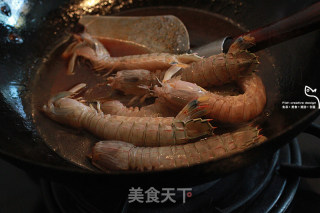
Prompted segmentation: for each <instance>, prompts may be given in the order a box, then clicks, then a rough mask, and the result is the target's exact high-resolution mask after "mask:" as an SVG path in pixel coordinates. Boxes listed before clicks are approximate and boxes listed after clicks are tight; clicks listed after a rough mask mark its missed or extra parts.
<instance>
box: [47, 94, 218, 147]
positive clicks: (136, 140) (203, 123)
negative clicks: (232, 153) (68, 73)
mask: <svg viewBox="0 0 320 213" xmlns="http://www.w3.org/2000/svg"><path fill="white" fill-rule="evenodd" d="M66 95H70V92H69V93H68V92H67V93H66V92H65V93H59V94H58V95H57V96H54V97H53V98H51V99H50V100H49V102H48V104H47V105H44V106H43V111H44V112H45V113H46V115H47V116H49V117H50V118H51V119H53V120H55V121H57V122H59V123H61V124H66V125H69V126H72V127H76V128H83V129H86V130H88V131H89V132H91V133H93V134H94V135H96V136H98V137H99V138H102V139H106V140H121V141H126V142H129V143H132V144H134V145H137V146H165V145H172V144H182V143H186V142H188V141H189V140H191V139H195V138H200V137H203V136H206V135H211V134H212V130H213V128H212V126H211V124H210V123H209V121H208V120H202V119H201V118H191V117H192V116H190V115H188V113H186V111H190V110H192V109H191V108H190V106H188V109H184V110H183V111H182V113H181V114H178V115H177V116H176V118H173V117H158V118H152V117H126V116H117V115H109V114H107V115H105V114H103V113H102V112H100V113H98V112H97V111H96V110H95V109H94V108H93V107H89V106H86V105H84V104H82V103H80V102H78V101H76V100H74V99H71V98H68V97H65V96H66ZM193 107H194V105H193ZM195 108H196V106H195ZM195 115H196V114H195ZM190 118H191V119H190Z"/></svg>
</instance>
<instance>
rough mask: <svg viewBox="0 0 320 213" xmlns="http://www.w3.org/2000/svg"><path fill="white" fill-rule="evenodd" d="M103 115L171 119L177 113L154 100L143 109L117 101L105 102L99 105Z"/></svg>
mask: <svg viewBox="0 0 320 213" xmlns="http://www.w3.org/2000/svg"><path fill="white" fill-rule="evenodd" d="M101 110H102V111H103V113H105V114H111V115H121V116H128V117H173V116H175V115H176V114H177V113H175V112H173V111H172V110H170V109H169V108H168V107H167V106H166V105H165V104H163V103H162V102H160V101H159V100H158V99H156V101H155V103H153V104H150V105H147V106H143V107H140V108H139V107H126V106H125V105H123V104H122V103H121V102H120V101H118V100H112V101H105V102H103V103H102V104H101Z"/></svg>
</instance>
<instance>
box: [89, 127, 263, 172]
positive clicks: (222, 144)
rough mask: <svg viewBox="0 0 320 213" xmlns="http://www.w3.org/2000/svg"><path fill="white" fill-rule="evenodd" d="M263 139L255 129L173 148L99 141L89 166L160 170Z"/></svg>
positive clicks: (214, 157)
mask: <svg viewBox="0 0 320 213" xmlns="http://www.w3.org/2000/svg"><path fill="white" fill-rule="evenodd" d="M265 140H266V137H264V136H261V135H259V130H258V129H257V128H255V127H245V128H242V129H239V130H237V131H234V132H231V133H226V134H223V135H214V136H211V137H209V138H207V139H203V140H200V141H197V142H195V143H188V144H183V145H175V146H163V147H136V146H134V145H132V144H129V143H126V142H122V141H101V142H98V143H96V144H95V146H94V147H93V151H92V163H93V165H95V166H96V167H98V168H100V169H101V170H104V171H110V170H138V171H149V170H164V169H173V168H178V167H189V166H192V165H196V164H200V163H204V162H208V161H212V160H217V159H220V158H223V157H226V156H228V155H232V154H234V153H237V152H241V151H243V150H245V149H247V148H248V147H252V146H255V145H257V144H259V143H261V142H263V141H265Z"/></svg>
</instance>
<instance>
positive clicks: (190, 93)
mask: <svg viewBox="0 0 320 213" xmlns="http://www.w3.org/2000/svg"><path fill="white" fill-rule="evenodd" d="M236 83H237V85H238V86H239V87H240V89H241V90H242V92H243V94H239V95H237V96H223V95H219V94H215V93H212V92H209V91H206V90H205V89H203V88H201V87H199V86H197V85H196V84H193V83H190V82H185V81H181V80H180V79H179V78H173V79H170V80H168V81H166V82H164V83H162V86H161V87H158V86H155V87H154V89H153V93H154V95H155V96H157V97H158V99H157V101H158V102H159V103H163V104H164V103H167V104H166V105H165V106H166V107H167V108H168V109H170V111H171V112H175V113H178V112H179V111H180V110H181V109H182V108H183V107H184V106H185V105H186V104H187V103H188V102H189V101H191V100H192V99H195V98H198V101H199V104H200V105H202V106H204V107H206V108H207V110H206V112H207V115H206V117H208V118H213V119H215V120H217V121H220V122H224V123H240V122H245V121H249V120H251V119H253V118H255V117H256V116H257V115H259V114H260V113H261V112H262V111H263V109H264V106H265V104H266V92H265V88H264V85H263V83H262V80H261V79H260V77H259V76H257V75H256V74H255V73H250V74H247V75H245V76H242V77H240V78H239V79H238V80H237V81H236ZM157 104H158V103H157ZM118 109H119V108H116V106H115V108H113V109H112V110H113V112H115V111H117V112H127V113H128V114H130V110H129V109H127V108H124V106H123V105H122V108H121V109H119V110H118ZM152 109H153V110H159V108H152ZM160 109H163V108H160ZM106 110H107V112H108V113H113V112H111V110H110V108H109V110H108V109H106ZM135 111H136V112H138V111H139V110H138V109H137V108H136V109H135ZM142 111H144V108H142ZM154 112H155V113H156V112H157V111H154ZM162 112H163V110H162Z"/></svg>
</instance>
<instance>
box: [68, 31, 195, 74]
mask: <svg viewBox="0 0 320 213" xmlns="http://www.w3.org/2000/svg"><path fill="white" fill-rule="evenodd" d="M74 38H75V39H76V41H74V42H73V43H71V44H70V45H69V46H68V47H67V49H66V50H65V51H64V52H63V54H62V57H63V58H70V60H69V64H68V71H67V73H68V74H73V71H74V66H75V62H76V59H77V58H78V57H79V56H81V57H84V58H86V59H88V60H89V61H90V62H91V64H92V66H93V69H94V70H97V71H98V70H105V69H108V70H109V73H110V72H112V71H113V70H124V69H129V70H131V69H148V70H158V69H165V70H166V69H168V68H170V67H171V66H172V65H173V64H179V65H181V66H186V65H187V64H189V63H192V62H195V61H199V60H200V59H201V57H199V56H197V55H196V54H181V55H174V54H169V53H150V54H142V55H130V56H123V57H111V56H110V54H109V52H108V50H106V49H105V47H104V46H103V45H102V44H101V43H100V42H99V41H98V40H97V39H95V38H93V37H92V36H91V35H90V34H88V33H86V32H83V33H81V34H79V35H78V34H75V35H74Z"/></svg>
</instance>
